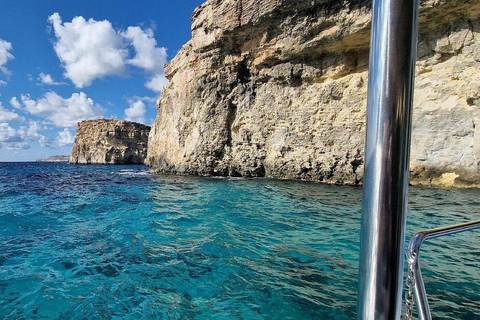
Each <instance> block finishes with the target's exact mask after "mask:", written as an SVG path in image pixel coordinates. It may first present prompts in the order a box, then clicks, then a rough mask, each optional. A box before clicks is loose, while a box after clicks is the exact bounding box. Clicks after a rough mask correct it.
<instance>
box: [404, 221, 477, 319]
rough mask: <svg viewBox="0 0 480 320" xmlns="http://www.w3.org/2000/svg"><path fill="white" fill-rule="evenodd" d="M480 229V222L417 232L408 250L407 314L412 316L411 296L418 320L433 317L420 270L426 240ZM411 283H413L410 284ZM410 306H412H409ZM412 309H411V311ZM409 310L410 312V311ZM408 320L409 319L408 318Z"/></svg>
mask: <svg viewBox="0 0 480 320" xmlns="http://www.w3.org/2000/svg"><path fill="white" fill-rule="evenodd" d="M478 228H480V220H478V221H473V222H467V223H462V224H456V225H452V226H447V227H440V228H436V229H430V230H424V231H420V232H417V233H416V234H415V235H414V236H413V237H412V239H411V240H410V243H409V244H408V249H407V261H408V270H409V275H408V277H407V288H408V291H407V292H406V300H407V314H409V315H410V316H411V314H412V311H413V310H412V308H413V303H412V302H413V301H410V302H408V300H409V299H411V298H412V297H411V294H412V291H413V295H414V297H415V302H416V307H417V312H418V318H419V319H421V320H431V319H432V315H431V313H430V307H429V305H428V299H427V294H426V292H425V285H424V283H423V278H422V272H421V270H420V264H419V259H420V247H421V245H422V243H423V242H424V241H425V240H428V239H433V238H438V237H443V236H446V235H451V234H455V233H459V232H464V231H470V230H474V229H478ZM408 281H410V282H411V283H408ZM412 289H413V290H412ZM409 304H410V305H409ZM409 308H410V309H409ZM408 309H409V310H408ZM407 318H408V317H407Z"/></svg>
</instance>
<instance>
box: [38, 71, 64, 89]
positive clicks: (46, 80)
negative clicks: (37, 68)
mask: <svg viewBox="0 0 480 320" xmlns="http://www.w3.org/2000/svg"><path fill="white" fill-rule="evenodd" d="M38 80H40V81H41V83H42V84H46V85H51V86H59V85H62V84H63V83H61V82H56V81H55V80H53V78H52V76H51V75H49V74H48V73H47V74H45V73H43V72H41V73H40V74H39V75H38Z"/></svg>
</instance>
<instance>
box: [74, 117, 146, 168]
mask: <svg viewBox="0 0 480 320" xmlns="http://www.w3.org/2000/svg"><path fill="white" fill-rule="evenodd" d="M149 133H150V127H149V126H146V125H143V124H140V123H135V122H130V121H121V120H113V119H99V120H89V121H82V122H80V123H79V124H78V129H77V135H76V136H75V144H74V146H73V149H72V153H71V155H70V163H75V164H141V163H144V161H145V158H146V156H147V145H148V134H149Z"/></svg>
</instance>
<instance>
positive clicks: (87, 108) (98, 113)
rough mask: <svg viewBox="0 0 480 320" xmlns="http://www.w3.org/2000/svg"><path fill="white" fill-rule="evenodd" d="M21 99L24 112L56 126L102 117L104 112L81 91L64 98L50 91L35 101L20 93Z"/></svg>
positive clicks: (65, 125) (74, 125)
mask: <svg viewBox="0 0 480 320" xmlns="http://www.w3.org/2000/svg"><path fill="white" fill-rule="evenodd" d="M12 100H13V99H12ZM12 100H10V103H12ZM21 100H22V103H23V105H24V106H25V108H24V110H25V112H28V113H30V114H32V115H35V116H39V117H42V118H44V119H45V120H46V121H47V122H48V123H51V124H53V125H54V126H56V127H58V128H73V127H76V126H77V123H78V122H80V121H82V120H88V119H95V118H102V117H103V115H104V114H105V110H104V109H102V107H101V106H100V105H99V104H96V103H94V102H93V100H92V99H90V98H88V97H87V95H86V94H85V93H83V92H80V93H73V94H72V96H71V97H70V98H67V99H65V98H63V97H61V96H59V95H58V94H57V93H55V92H53V91H50V92H47V93H46V94H45V95H44V96H43V97H42V98H40V99H38V100H36V101H35V100H33V99H32V98H31V97H30V96H29V95H22V96H21ZM17 102H18V100H17ZM13 104H16V103H15V102H14V103H13ZM13 104H12V105H13Z"/></svg>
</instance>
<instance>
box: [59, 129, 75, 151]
mask: <svg viewBox="0 0 480 320" xmlns="http://www.w3.org/2000/svg"><path fill="white" fill-rule="evenodd" d="M74 142H75V135H74V134H72V133H71V132H70V130H68V129H67V128H65V129H63V131H60V132H58V133H57V139H56V143H57V145H58V146H59V147H65V146H67V145H69V144H73V143H74Z"/></svg>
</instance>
